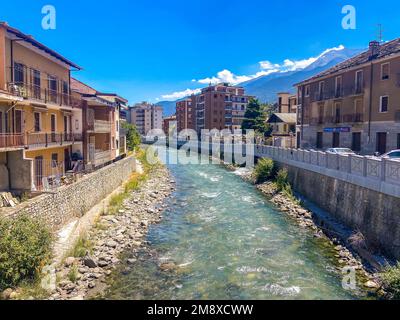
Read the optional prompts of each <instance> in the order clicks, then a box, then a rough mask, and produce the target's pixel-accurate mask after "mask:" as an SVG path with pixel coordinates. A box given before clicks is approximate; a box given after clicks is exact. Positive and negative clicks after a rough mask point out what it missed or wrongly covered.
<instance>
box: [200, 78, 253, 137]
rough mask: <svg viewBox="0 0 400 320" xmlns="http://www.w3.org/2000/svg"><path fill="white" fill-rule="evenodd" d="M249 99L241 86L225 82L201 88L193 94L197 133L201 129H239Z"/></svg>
mask: <svg viewBox="0 0 400 320" xmlns="http://www.w3.org/2000/svg"><path fill="white" fill-rule="evenodd" d="M249 99H250V97H249V96H246V95H245V90H244V88H243V87H235V86H230V85H229V84H227V83H222V84H218V85H215V86H209V87H207V88H204V89H202V91H201V93H200V94H198V95H196V96H195V100H196V130H197V132H198V134H200V133H201V130H203V129H206V130H213V129H217V130H223V129H230V130H238V129H241V128H242V123H243V120H244V114H245V112H246V109H247V105H248V102H249Z"/></svg>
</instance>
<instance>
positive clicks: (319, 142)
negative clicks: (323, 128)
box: [317, 132, 324, 149]
mask: <svg viewBox="0 0 400 320" xmlns="http://www.w3.org/2000/svg"><path fill="white" fill-rule="evenodd" d="M323 147H324V133H323V132H317V149H322V148H323Z"/></svg>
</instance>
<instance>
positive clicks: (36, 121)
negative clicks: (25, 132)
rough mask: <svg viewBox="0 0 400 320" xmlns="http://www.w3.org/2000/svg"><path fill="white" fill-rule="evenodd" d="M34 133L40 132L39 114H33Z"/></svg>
mask: <svg viewBox="0 0 400 320" xmlns="http://www.w3.org/2000/svg"><path fill="white" fill-rule="evenodd" d="M34 122H35V123H34V124H35V132H40V112H35V114H34Z"/></svg>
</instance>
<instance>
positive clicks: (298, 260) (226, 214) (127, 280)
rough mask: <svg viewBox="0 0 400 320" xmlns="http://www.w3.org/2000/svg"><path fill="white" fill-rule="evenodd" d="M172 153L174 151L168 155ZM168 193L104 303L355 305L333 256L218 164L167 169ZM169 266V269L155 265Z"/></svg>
mask: <svg viewBox="0 0 400 320" xmlns="http://www.w3.org/2000/svg"><path fill="white" fill-rule="evenodd" d="M173 152H176V151H173ZM168 167H169V169H170V171H171V173H172V175H173V177H174V179H175V181H176V186H177V189H176V192H175V193H174V194H173V196H172V197H171V198H170V199H168V201H167V207H166V210H165V212H164V218H163V220H162V222H161V223H160V224H158V225H154V226H152V227H151V229H150V231H149V234H148V238H147V242H148V243H147V245H146V246H145V247H144V248H143V249H142V250H141V251H140V252H138V253H136V254H135V258H136V259H137V261H136V262H135V263H134V264H133V265H131V266H129V269H127V268H128V266H127V265H126V266H122V267H121V268H120V269H118V271H117V272H116V274H115V275H114V277H113V282H112V285H111V288H110V289H109V291H108V293H107V296H106V298H108V299H151V300H152V299H168V300H170V299H268V300H270V299H307V300H308V299H357V298H359V297H360V295H359V293H357V292H349V291H346V290H344V289H343V288H342V277H341V274H340V272H339V271H338V269H337V264H336V258H335V257H334V250H333V248H332V246H331V245H329V243H328V242H326V241H323V240H320V239H316V238H314V237H313V234H312V233H311V231H309V230H304V229H301V228H300V227H299V226H298V225H297V224H296V223H295V222H294V221H292V220H291V219H290V218H288V217H287V216H286V215H285V214H283V213H281V212H279V211H278V210H276V209H275V208H274V207H273V206H272V205H271V204H270V203H269V202H268V201H267V200H266V198H265V197H264V196H263V195H262V194H261V193H260V192H259V191H257V190H256V189H255V187H254V186H252V185H251V184H249V183H247V182H245V181H243V180H242V179H241V177H240V176H238V174H237V173H234V172H230V171H227V170H226V169H225V168H223V167H222V166H219V165H212V164H209V165H168ZM170 262H172V263H173V264H175V265H176V266H177V268H176V269H174V270H162V269H160V265H162V264H163V263H170Z"/></svg>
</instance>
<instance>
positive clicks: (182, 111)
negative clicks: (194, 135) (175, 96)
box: [176, 96, 196, 132]
mask: <svg viewBox="0 0 400 320" xmlns="http://www.w3.org/2000/svg"><path fill="white" fill-rule="evenodd" d="M176 122H177V128H178V132H181V131H183V130H185V129H191V130H196V96H191V97H189V98H186V99H184V100H181V101H178V102H177V103H176Z"/></svg>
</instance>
